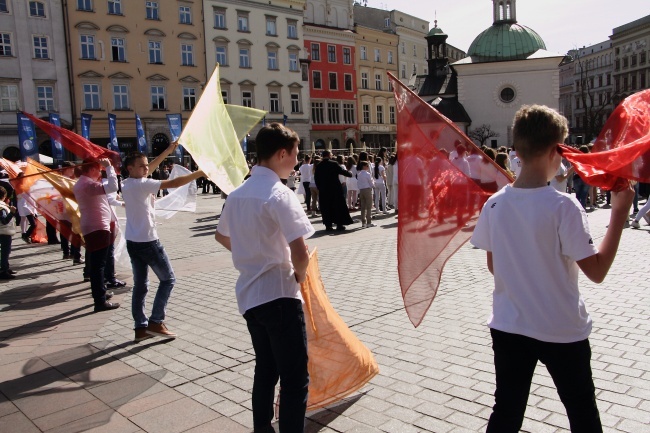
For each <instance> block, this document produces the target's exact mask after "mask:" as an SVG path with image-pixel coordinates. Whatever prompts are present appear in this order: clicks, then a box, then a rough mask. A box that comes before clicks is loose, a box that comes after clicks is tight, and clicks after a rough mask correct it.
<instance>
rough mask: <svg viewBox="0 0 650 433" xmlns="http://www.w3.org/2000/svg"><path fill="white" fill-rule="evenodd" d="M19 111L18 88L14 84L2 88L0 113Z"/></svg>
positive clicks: (0, 92) (0, 88)
mask: <svg viewBox="0 0 650 433" xmlns="http://www.w3.org/2000/svg"><path fill="white" fill-rule="evenodd" d="M18 109H19V106H18V86H16V85H13V84H11V85H7V86H0V111H17V110H18Z"/></svg>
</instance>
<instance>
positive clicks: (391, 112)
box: [388, 105, 395, 125]
mask: <svg viewBox="0 0 650 433" xmlns="http://www.w3.org/2000/svg"><path fill="white" fill-rule="evenodd" d="M388 122H389V123H390V124H391V125H394V124H395V107H394V106H393V105H391V106H390V107H388Z"/></svg>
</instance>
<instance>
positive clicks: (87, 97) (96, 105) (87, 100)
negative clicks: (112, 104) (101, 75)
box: [83, 84, 101, 110]
mask: <svg viewBox="0 0 650 433" xmlns="http://www.w3.org/2000/svg"><path fill="white" fill-rule="evenodd" d="M83 89H84V110H99V109H100V108H101V102H100V101H101V99H100V97H99V84H84V86H83Z"/></svg>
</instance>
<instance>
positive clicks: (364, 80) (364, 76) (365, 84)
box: [361, 72, 368, 89]
mask: <svg viewBox="0 0 650 433" xmlns="http://www.w3.org/2000/svg"><path fill="white" fill-rule="evenodd" d="M361 88H362V89H367V88H368V73H367V72H362V73H361Z"/></svg>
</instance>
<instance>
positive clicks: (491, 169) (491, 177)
mask: <svg viewBox="0 0 650 433" xmlns="http://www.w3.org/2000/svg"><path fill="white" fill-rule="evenodd" d="M480 173H481V177H479V180H480V181H481V182H482V183H492V182H496V181H497V178H498V177H499V169H498V168H496V167H495V165H494V164H490V163H489V162H488V163H487V164H486V163H484V162H481V171H480ZM475 179H476V178H475Z"/></svg>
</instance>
